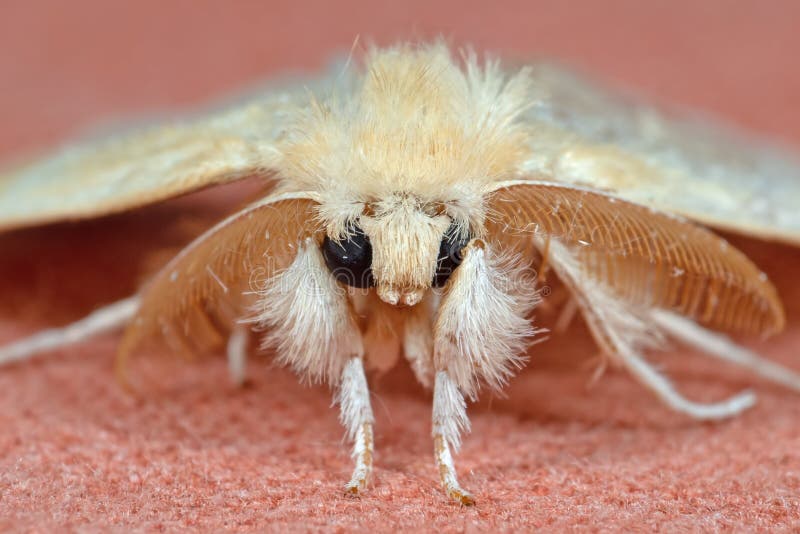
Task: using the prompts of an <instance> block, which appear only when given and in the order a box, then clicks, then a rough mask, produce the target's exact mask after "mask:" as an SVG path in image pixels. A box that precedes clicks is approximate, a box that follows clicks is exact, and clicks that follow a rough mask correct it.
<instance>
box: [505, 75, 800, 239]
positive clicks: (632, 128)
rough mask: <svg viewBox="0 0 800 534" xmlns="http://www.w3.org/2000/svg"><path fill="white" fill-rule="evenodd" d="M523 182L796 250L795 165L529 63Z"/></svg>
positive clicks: (798, 194) (798, 189) (782, 154)
mask: <svg viewBox="0 0 800 534" xmlns="http://www.w3.org/2000/svg"><path fill="white" fill-rule="evenodd" d="M532 71H533V79H534V83H535V86H536V89H537V91H538V92H539V93H540V96H541V100H540V101H538V102H537V103H536V104H534V105H533V106H532V107H531V108H530V109H529V110H528V111H527V112H526V114H525V120H526V121H527V122H528V123H529V126H530V131H531V136H532V137H531V141H530V143H531V154H532V155H531V157H530V158H529V159H528V160H527V161H526V162H525V164H524V165H523V168H522V169H521V170H522V172H523V175H525V176H543V177H544V176H546V177H549V178H552V179H554V180H556V181H559V182H567V183H571V184H575V185H584V186H589V187H593V188H598V189H603V190H607V191H613V192H615V193H616V194H617V195H619V196H620V197H622V198H625V199H628V200H631V201H634V202H637V203H641V204H646V205H649V206H653V207H655V208H658V209H660V210H662V211H667V212H671V213H679V214H681V215H684V216H686V217H688V218H691V219H694V220H696V221H700V222H703V223H705V224H708V225H710V226H714V227H717V228H720V229H725V230H731V231H734V232H738V233H744V234H750V235H755V236H759V237H762V238H765V239H776V240H780V241H785V242H788V243H792V244H795V245H800V211H798V210H797V206H798V205H800V160H798V159H797V158H796V157H795V156H793V155H791V154H790V153H789V152H788V151H785V150H782V149H780V148H778V147H777V146H775V145H770V144H769V143H766V142H765V141H763V140H759V139H755V138H750V137H748V136H746V135H744V134H740V133H737V132H735V131H734V129H724V128H721V127H716V126H712V124H711V121H707V120H703V119H701V118H699V117H697V116H694V117H692V116H690V115H687V114H680V113H669V112H666V111H661V110H658V109H656V108H654V107H652V106H648V105H645V104H641V103H639V102H637V101H636V100H635V99H634V98H631V97H628V96H625V95H620V94H617V93H614V92H611V91H608V90H605V89H602V88H600V87H598V86H595V85H594V84H592V83H591V82H589V81H587V80H585V79H583V78H581V77H580V76H577V75H575V74H573V73H570V72H568V71H566V70H562V69H560V68H557V67H554V66H551V65H537V66H534V67H533V69H532Z"/></svg>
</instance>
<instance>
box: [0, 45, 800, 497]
mask: <svg viewBox="0 0 800 534" xmlns="http://www.w3.org/2000/svg"><path fill="white" fill-rule="evenodd" d="M306 87H307V85H306V84H302V85H298V86H296V87H288V88H284V89H282V90H279V91H274V92H267V93H262V94H259V95H258V96H256V97H255V98H252V99H251V100H249V101H247V102H244V103H240V104H239V105H236V106H233V107H230V108H228V109H225V110H223V111H221V112H217V113H215V114H213V115H209V116H205V117H199V118H194V119H191V120H187V121H184V122H179V123H176V124H173V125H170V126H167V127H161V126H155V127H153V128H150V129H145V130H143V131H139V132H134V133H132V134H128V135H124V136H120V137H115V138H110V139H107V140H104V141H102V142H101V143H98V144H85V145H78V146H74V147H71V148H66V149H64V150H63V151H61V152H60V153H58V154H56V155H54V156H52V157H50V158H47V159H44V160H42V161H41V162H38V163H34V164H32V165H29V166H27V167H23V168H20V169H16V170H14V171H10V172H9V173H7V174H5V175H0V186H2V187H0V191H1V192H2V193H0V230H8V229H11V228H18V227H24V226H32V225H37V224H42V223H45V222H51V221H59V220H67V219H80V218H90V217H97V216H101V215H105V214H107V213H113V212H119V211H125V210H131V209H134V208H137V207H140V206H144V205H147V204H150V203H152V202H156V201H159V200H162V199H166V198H170V197H173V196H177V195H180V194H183V193H186V192H189V191H192V190H195V189H199V188H202V187H206V186H209V185H212V184H218V183H224V182H229V181H234V180H238V179H240V178H243V177H246V176H251V175H256V176H260V177H263V179H264V181H265V182H266V183H268V184H269V185H270V191H271V192H270V193H269V194H268V195H267V196H265V197H264V198H263V199H261V200H259V201H258V202H256V203H254V204H252V205H251V206H249V207H248V208H246V209H244V210H242V211H240V212H238V213H235V214H233V215H231V216H230V217H228V218H227V219H226V220H224V221H223V222H221V223H219V224H218V225H217V226H215V227H213V228H212V229H211V230H209V231H208V232H206V233H205V234H204V235H202V236H201V237H200V238H198V239H197V240H195V241H194V242H193V243H192V244H190V245H189V246H188V247H186V249H184V250H183V251H182V252H181V253H180V254H179V255H178V256H176V257H175V258H174V259H173V260H172V261H171V262H170V263H169V264H168V265H167V266H165V267H164V268H163V269H162V270H161V271H160V272H158V273H157V274H156V275H155V276H154V277H152V279H151V280H150V281H149V282H148V283H147V284H145V285H144V286H143V287H142V289H141V291H140V292H139V294H138V295H136V296H134V297H131V298H130V299H127V300H124V301H121V302H119V303H117V304H112V305H110V306H108V307H106V308H104V309H102V310H100V311H98V312H96V313H95V314H93V315H91V316H89V317H88V318H86V319H84V320H82V321H79V322H77V323H75V324H74V325H70V326H67V327H65V328H63V329H56V330H53V331H48V332H45V333H41V334H38V335H35V336H33V337H31V338H29V339H28V340H23V341H21V342H18V343H16V344H12V345H10V346H9V347H6V348H0V362H3V363H7V362H10V361H18V360H22V359H24V358H26V357H28V356H30V355H33V354H35V353H37V352H41V351H46V350H53V349H56V348H59V347H62V346H65V345H67V344H69V343H75V342H79V341H81V340H83V339H85V338H86V337H88V336H90V335H95V334H97V333H99V332H101V331H106V330H113V329H116V328H120V327H123V326H124V327H125V329H126V331H125V333H124V336H123V339H122V342H121V345H120V360H119V361H120V362H123V363H124V362H126V361H127V358H128V357H129V356H130V355H132V354H134V353H136V352H137V350H139V348H140V346H141V345H142V343H143V342H144V341H149V340H151V339H153V338H164V339H165V341H167V344H169V345H174V346H178V347H182V348H184V349H187V350H192V349H195V348H196V349H202V348H203V347H204V345H208V344H212V343H216V342H218V341H219V339H220V337H221V336H224V335H228V334H230V338H229V340H228V343H227V352H228V357H229V366H230V373H231V377H232V379H233V380H234V382H235V383H239V384H240V383H242V381H243V380H244V378H245V363H246V356H247V351H248V345H249V338H250V335H251V330H252V331H254V332H255V333H256V334H258V335H259V336H260V337H261V349H263V350H268V351H273V352H274V353H275V355H276V358H277V361H278V362H280V363H282V364H284V365H287V366H289V367H291V368H292V369H293V370H294V371H295V372H297V373H298V375H300V377H302V378H303V379H304V380H308V381H312V382H313V381H323V382H326V383H327V384H329V385H330V386H331V387H332V388H333V390H334V391H335V399H336V401H337V402H338V404H339V407H340V414H341V421H342V424H343V425H344V427H345V429H346V432H347V438H348V440H349V441H350V442H351V443H352V454H353V460H354V469H353V473H352V476H351V478H350V480H349V482H348V483H347V484H346V486H345V493H346V494H348V495H360V494H361V493H363V492H364V491H365V490H366V488H368V486H369V483H370V474H371V472H372V468H373V457H374V454H373V453H374V439H373V425H374V417H373V414H372V408H371V406H370V397H369V388H368V381H367V376H368V374H369V372H370V370H373V369H381V370H383V371H385V370H388V369H390V368H391V367H392V366H393V365H394V364H395V363H396V361H397V359H398V358H399V357H400V356H401V355H402V356H404V357H405V358H407V359H408V361H409V363H410V365H411V368H412V370H413V372H414V375H415V376H416V378H417V380H419V382H420V383H422V384H423V385H424V386H425V387H427V388H432V389H433V410H432V438H433V450H434V459H435V465H436V468H437V469H438V473H439V476H440V479H441V483H442V486H443V488H444V491H445V493H446V494H447V495H448V496H449V497H450V498H452V499H453V500H455V501H457V502H459V503H460V504H462V505H472V504H474V502H475V500H474V498H473V497H472V495H471V494H470V493H469V492H468V491H466V490H465V489H463V488H462V486H461V485H460V483H459V481H458V477H457V472H456V467H455V464H454V461H453V453H455V452H457V450H458V448H459V446H460V443H461V436H462V434H463V433H465V432H467V431H469V420H468V418H467V413H466V406H467V400H473V399H475V398H477V397H478V395H479V394H480V392H481V391H482V390H485V389H487V388H488V389H495V390H498V389H500V388H502V387H503V386H504V385H505V383H506V382H507V380H508V379H509V378H510V377H511V376H512V375H513V374H514V373H515V372H516V371H517V370H518V369H519V368H520V367H521V366H522V365H523V364H524V362H525V352H526V350H527V347H528V346H529V343H530V342H531V341H535V340H536V339H537V336H539V337H541V336H540V333H541V330H540V329H536V328H534V327H533V326H532V324H531V319H530V318H531V312H532V311H533V310H535V309H536V307H537V306H538V305H539V303H540V301H541V298H542V295H541V294H540V290H541V289H542V288H543V284H544V278H545V276H557V277H558V278H559V279H560V281H561V282H562V283H563V285H564V286H565V287H566V288H567V290H568V291H569V293H570V296H569V299H570V300H569V302H571V303H572V304H570V305H569V306H572V309H573V311H574V310H577V311H579V312H580V313H581V314H582V315H583V317H584V318H585V319H586V321H587V324H588V325H589V329H590V331H591V333H592V335H593V336H594V338H595V339H596V341H597V342H598V345H599V346H600V348H601V349H602V351H603V352H604V354H605V356H604V361H610V362H613V363H616V364H617V365H619V366H622V367H624V368H627V369H628V370H629V371H630V372H631V373H632V375H633V376H634V377H635V378H637V379H638V380H639V381H641V382H642V383H643V384H644V385H645V386H647V387H648V389H650V390H651V391H652V392H653V393H654V394H655V395H656V396H657V397H659V398H660V399H661V400H662V401H664V402H665V403H666V404H667V405H668V406H670V407H671V408H673V409H675V410H678V411H681V412H683V413H685V414H687V415H689V416H691V417H694V418H696V419H719V418H723V417H728V416H731V415H735V414H736V413H739V412H740V411H742V410H743V409H745V408H747V407H749V406H750V405H752V403H753V401H754V397H753V395H752V394H751V393H749V392H744V393H741V394H739V395H736V396H734V397H732V398H730V399H728V400H726V401H723V402H720V403H712V404H702V403H696V402H692V401H690V400H688V399H686V398H684V397H683V396H682V395H681V394H680V393H678V391H677V390H676V389H675V388H674V387H673V386H672V384H671V383H670V382H669V381H668V379H667V378H666V377H665V376H664V375H662V374H660V373H658V372H657V371H656V370H655V369H654V368H653V367H652V366H651V365H650V364H648V363H647V361H646V359H645V353H646V351H648V350H657V349H659V348H664V347H665V346H666V345H665V343H666V341H667V340H668V339H675V340H677V341H680V342H683V343H685V344H688V345H690V346H693V347H695V348H698V349H700V350H702V351H704V352H707V353H709V354H710V355H712V356H716V357H719V358H722V359H725V360H726V361H730V362H732V363H735V364H739V365H742V366H744V367H746V368H748V369H749V370H751V371H752V372H754V373H757V374H759V375H761V376H764V377H766V378H768V379H770V380H772V381H775V382H778V383H780V384H782V385H784V386H787V387H789V388H792V389H794V390H798V391H800V377H798V375H797V374H795V373H793V372H792V371H790V370H788V369H785V368H783V367H781V366H779V365H777V364H775V363H772V362H769V361H767V360H764V359H763V358H760V357H759V356H757V355H755V354H753V353H752V352H749V351H747V350H746V349H744V348H743V347H741V346H739V345H737V344H735V343H734V342H733V341H731V340H730V339H728V338H727V337H725V336H724V335H723V334H721V333H716V332H713V331H712V330H711V329H714V330H721V331H730V332H736V333H747V334H763V335H766V334H772V333H776V332H778V331H780V330H781V328H782V327H783V325H784V316H783V310H782V307H781V304H780V300H779V298H778V295H777V292H776V291H775V289H774V288H773V287H772V285H771V284H770V283H769V281H768V280H767V279H766V277H765V276H764V275H763V273H761V272H760V271H759V270H758V269H757V268H756V267H755V265H753V263H752V262H751V261H750V260H749V259H748V258H747V257H745V256H744V255H743V254H742V253H741V252H739V251H737V250H735V249H734V248H733V247H731V246H729V245H728V244H727V243H726V242H725V241H724V240H722V239H721V238H719V237H717V236H716V235H715V234H714V233H713V232H711V231H710V230H708V229H706V228H704V227H702V226H700V225H699V224H697V222H691V221H692V220H693V221H699V222H701V223H707V224H710V225H714V226H718V227H720V228H725V229H727V230H733V231H738V232H741V233H746V234H750V235H754V236H760V237H764V238H770V239H779V240H783V241H786V242H790V243H794V244H798V243H800V215H798V212H797V210H796V205H797V204H798V200H800V186H798V184H800V170H798V169H800V166H798V165H796V164H794V163H792V159H791V157H789V156H785V155H782V154H779V153H778V152H777V151H775V150H772V149H764V148H760V147H759V145H758V144H753V145H752V146H751V145H748V144H747V143H746V142H745V143H742V142H741V141H739V140H737V139H738V138H736V137H735V136H731V135H728V134H725V133H723V132H720V131H717V130H714V129H713V128H709V127H705V126H698V125H697V124H696V123H695V122H692V121H682V120H680V119H674V118H673V119H666V118H662V117H661V116H660V115H659V114H658V113H656V112H655V111H654V110H653V109H651V108H649V107H647V106H644V105H642V104H637V103H631V102H630V101H627V100H624V99H620V98H618V97H616V96H615V95H614V94H613V93H609V92H607V91H605V90H602V89H599V88H597V87H595V86H593V85H592V84H591V83H588V82H586V81H585V80H583V79H581V78H580V77H577V76H575V75H572V74H570V73H568V72H566V71H563V70H559V69H555V68H553V67H551V66H547V65H535V66H533V67H532V68H530V69H523V70H521V71H517V72H508V71H504V70H502V69H501V67H500V65H499V63H498V62H496V61H489V62H485V63H481V62H480V61H479V60H478V59H477V58H476V56H475V54H472V53H468V54H466V55H464V56H463V61H460V62H459V61H457V60H455V59H454V58H453V56H451V54H450V52H449V51H448V49H447V47H446V46H445V45H443V44H441V43H435V44H432V45H419V46H414V45H398V46H395V47H391V48H386V49H372V50H369V52H368V53H367V54H366V57H365V59H364V61H363V62H362V64H361V65H355V64H353V65H349V66H348V67H347V68H346V70H345V71H344V72H343V73H337V74H336V75H335V76H332V77H331V78H329V79H322V80H320V82H319V83H316V84H314V85H313V87H314V90H313V95H309V92H308V91H307V90H306ZM642 117H646V118H647V120H646V121H643V120H642ZM723 176H724V179H722V178H721V177H723ZM763 180H768V181H769V182H770V184H772V185H773V187H771V188H764V187H762V185H760V184H762V183H763ZM54 184H58V191H59V195H58V197H57V198H56V197H54V196H53V195H51V194H49V191H50V190H51V188H52V186H53V185H54ZM693 186H697V187H693ZM700 186H702V187H700ZM734 192H735V194H734ZM750 198H760V199H761V204H762V205H766V206H769V210H768V213H767V211H765V210H763V209H756V208H752V209H751V207H750V204H749V201H748V200H747V199H750ZM742 199H745V200H742ZM536 269H538V270H539V275H540V276H539V278H537V277H536V276H535V272H534V271H535V270H536ZM571 313H572V312H570V311H569V310H567V311H566V312H565V318H564V319H563V320H562V321H560V323H559V324H562V325H565V324H566V323H567V322H568V321H569V315H570V314H571ZM187 325H189V326H190V328H188V331H187ZM122 368H123V365H122V364H120V369H122Z"/></svg>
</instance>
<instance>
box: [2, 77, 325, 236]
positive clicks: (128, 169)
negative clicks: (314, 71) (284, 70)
mask: <svg viewBox="0 0 800 534" xmlns="http://www.w3.org/2000/svg"><path fill="white" fill-rule="evenodd" d="M318 83H319V85H323V81H321V82H318ZM305 94H306V89H305V85H300V84H293V85H289V84H287V85H286V86H285V87H283V88H277V89H273V90H271V91H262V92H261V93H260V94H258V95H256V96H251V97H249V98H247V99H244V100H243V101H240V102H239V103H238V104H237V105H233V106H229V107H226V108H224V109H221V110H218V111H216V112H212V113H210V114H208V115H206V116H197V117H195V118H188V119H185V120H177V121H174V122H172V123H170V124H163V125H158V126H153V127H148V128H142V129H137V130H134V131H132V132H130V133H127V134H120V135H112V136H110V137H107V138H105V139H102V140H97V141H94V142H84V143H78V144H75V145H72V146H67V147H65V148H63V149H62V150H61V151H60V152H58V153H56V154H55V155H54V156H52V157H50V158H47V159H44V160H41V161H37V162H33V163H31V164H29V165H24V166H21V167H17V168H16V169H12V170H9V171H7V172H3V171H0V231H4V230H10V229H12V228H18V227H24V226H32V225H38V224H44V223H48V222H54V221H60V220H70V219H82V218H91V217H99V216H102V215H106V214H110V213H114V212H120V211H125V210H128V209H132V208H136V207H139V206H143V205H146V204H150V203H153V202H157V201H160V200H164V199H168V198H171V197H174V196H178V195H181V194H184V193H188V192H190V191H193V190H196V189H200V188H203V187H206V186H211V185H214V184H221V183H226V182H230V181H233V180H237V179H240V178H244V177H247V176H250V175H254V174H267V173H269V172H270V170H271V169H273V168H274V167H275V161H276V157H277V150H276V148H275V143H276V141H277V139H278V137H279V136H280V135H281V132H282V131H283V129H284V128H285V126H286V125H285V124H284V121H285V116H286V115H287V114H288V113H289V112H290V111H291V109H292V108H293V107H295V106H297V105H299V102H300V100H301V98H303V97H304V96H305Z"/></svg>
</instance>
